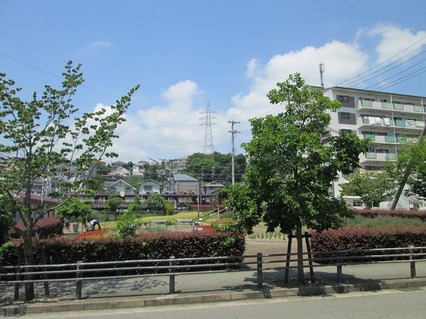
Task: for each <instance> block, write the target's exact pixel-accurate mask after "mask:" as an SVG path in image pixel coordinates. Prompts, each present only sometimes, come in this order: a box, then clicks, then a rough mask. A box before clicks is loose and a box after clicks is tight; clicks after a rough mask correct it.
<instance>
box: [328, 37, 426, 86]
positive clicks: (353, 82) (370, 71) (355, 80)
mask: <svg viewBox="0 0 426 319" xmlns="http://www.w3.org/2000/svg"><path fill="white" fill-rule="evenodd" d="M425 39H426V37H423V38H421V39H420V40H418V41H416V42H414V43H413V44H411V45H410V46H408V47H406V48H405V49H404V50H402V51H400V52H398V53H397V54H395V55H393V56H391V57H390V58H388V59H386V60H385V61H383V62H381V63H379V64H377V65H375V66H374V67H372V68H370V69H368V70H366V71H364V72H361V73H360V74H357V75H355V76H353V77H351V78H349V79H347V80H344V81H342V82H339V83H337V84H336V85H337V86H342V85H344V86H354V85H356V84H357V83H358V82H362V80H363V79H366V78H367V81H368V78H369V77H371V75H373V74H375V73H377V72H380V71H382V70H383V69H386V68H388V67H389V66H390V65H393V64H395V63H399V64H400V65H401V64H404V63H407V62H408V61H410V60H411V59H412V58H411V59H409V60H407V61H402V62H401V60H403V59H404V58H406V57H407V56H410V55H412V54H413V52H416V51H421V50H422V48H423V46H424V45H425V44H422V45H421V46H420V47H419V48H416V49H414V50H411V51H410V52H408V53H407V54H405V55H404V56H402V57H400V58H399V59H398V60H396V61H394V62H391V63H390V64H388V62H389V61H392V60H394V59H395V58H396V57H397V56H399V55H401V54H402V53H404V52H405V51H407V50H409V49H410V48H412V47H414V46H416V45H417V44H419V43H420V42H423V41H424V40H425ZM422 53H423V52H420V53H419V54H416V55H415V57H417V56H418V55H420V54H422ZM382 66H383V67H382ZM376 69H378V70H377V71H374V70H376Z"/></svg>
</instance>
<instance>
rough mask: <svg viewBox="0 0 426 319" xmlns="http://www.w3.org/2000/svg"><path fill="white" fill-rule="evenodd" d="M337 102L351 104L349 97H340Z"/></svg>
mask: <svg viewBox="0 0 426 319" xmlns="http://www.w3.org/2000/svg"><path fill="white" fill-rule="evenodd" d="M337 101H339V102H349V96H347V95H338V96H337Z"/></svg>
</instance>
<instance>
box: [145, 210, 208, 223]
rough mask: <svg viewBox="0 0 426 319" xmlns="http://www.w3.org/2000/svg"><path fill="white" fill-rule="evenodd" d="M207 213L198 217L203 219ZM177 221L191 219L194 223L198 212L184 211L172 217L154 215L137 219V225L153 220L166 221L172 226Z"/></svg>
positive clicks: (201, 213)
mask: <svg viewBox="0 0 426 319" xmlns="http://www.w3.org/2000/svg"><path fill="white" fill-rule="evenodd" d="M208 214H209V212H200V217H201V218H203V219H204V218H205V216H208ZM177 219H192V220H193V221H194V222H195V221H197V219H198V212H195V211H184V212H180V213H177V214H174V215H156V216H147V217H139V218H138V222H139V223H149V222H150V221H153V220H167V221H169V222H170V223H172V224H174V223H175V222H176V220H177Z"/></svg>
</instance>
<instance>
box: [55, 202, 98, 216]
mask: <svg viewBox="0 0 426 319" xmlns="http://www.w3.org/2000/svg"><path fill="white" fill-rule="evenodd" d="M92 213H93V211H92V207H91V205H90V202H84V201H82V200H80V199H78V198H76V197H71V198H70V199H69V200H68V201H66V202H65V203H64V204H63V205H61V206H59V207H58V208H57V209H56V215H57V216H58V217H61V218H66V219H68V220H69V221H71V222H86V221H88V220H89V219H90V216H91V215H92Z"/></svg>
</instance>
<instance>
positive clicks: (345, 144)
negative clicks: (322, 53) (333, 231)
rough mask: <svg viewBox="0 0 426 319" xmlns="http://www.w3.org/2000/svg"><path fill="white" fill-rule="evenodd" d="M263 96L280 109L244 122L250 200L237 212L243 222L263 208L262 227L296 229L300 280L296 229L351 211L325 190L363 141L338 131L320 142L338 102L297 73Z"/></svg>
mask: <svg viewBox="0 0 426 319" xmlns="http://www.w3.org/2000/svg"><path fill="white" fill-rule="evenodd" d="M267 96H268V98H269V100H270V102H271V103H272V104H282V105H283V106H284V107H285V110H284V112H283V113H281V114H279V115H277V116H272V115H268V116H266V117H264V118H255V119H252V120H251V121H250V122H251V127H252V129H251V131H252V140H251V141H250V142H248V143H245V144H243V147H244V149H245V150H246V152H247V155H248V163H249V164H248V168H247V171H246V183H247V185H246V187H247V188H248V195H249V196H250V197H251V198H252V201H251V203H250V205H249V207H248V208H246V209H244V210H243V211H241V212H237V213H241V214H242V215H244V214H249V216H250V218H249V220H250V221H254V222H256V221H258V220H259V218H260V215H261V214H262V213H263V212H264V209H263V207H265V212H264V215H263V220H264V222H265V223H266V225H267V227H268V231H274V230H275V228H277V227H279V228H280V229H281V231H282V232H284V233H293V232H294V231H296V238H297V243H298V248H297V253H298V266H299V268H298V280H299V282H304V276H303V268H302V266H303V248H302V244H303V234H302V228H303V227H308V228H312V229H316V230H324V229H327V228H332V227H337V226H339V222H340V219H339V217H340V216H350V215H351V211H350V210H349V209H348V208H347V206H346V204H345V203H344V201H343V200H340V199H337V198H333V197H330V195H329V188H330V186H331V184H332V182H333V181H336V180H337V179H338V175H339V172H340V171H342V172H344V173H349V172H350V171H351V170H353V169H355V168H357V167H358V166H359V154H360V153H361V152H363V151H365V150H366V142H365V141H361V140H360V139H359V138H358V137H357V136H356V135H354V134H351V133H347V132H344V133H341V134H340V135H339V136H332V137H330V138H329V140H328V143H327V144H324V143H323V140H322V136H324V135H325V133H327V126H328V125H329V122H330V114H329V113H328V112H332V111H336V110H337V109H338V108H339V103H338V102H337V101H332V100H330V99H329V98H327V97H325V96H324V95H323V92H322V91H321V90H319V89H315V88H312V87H310V86H308V85H306V84H305V82H304V80H303V79H302V77H301V76H300V74H298V73H296V74H294V75H290V77H289V79H288V80H286V81H285V82H282V83H278V84H277V88H276V89H273V90H271V91H270V92H269V93H268V95H267ZM253 205H254V206H255V207H254V208H253V207H252V206H253ZM255 211H257V216H256V215H255ZM249 226H251V225H249Z"/></svg>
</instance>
